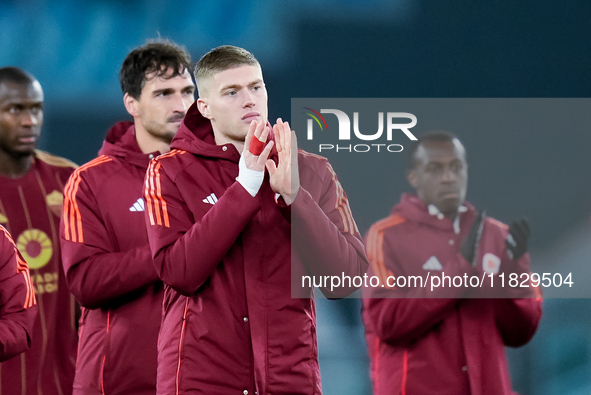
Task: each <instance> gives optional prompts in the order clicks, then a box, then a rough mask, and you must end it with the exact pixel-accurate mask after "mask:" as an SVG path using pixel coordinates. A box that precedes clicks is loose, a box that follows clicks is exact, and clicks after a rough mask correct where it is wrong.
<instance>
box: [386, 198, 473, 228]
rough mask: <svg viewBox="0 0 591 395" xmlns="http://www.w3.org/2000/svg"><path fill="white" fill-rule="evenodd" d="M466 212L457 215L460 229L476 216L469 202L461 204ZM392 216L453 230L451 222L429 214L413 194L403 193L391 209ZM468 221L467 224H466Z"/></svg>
mask: <svg viewBox="0 0 591 395" xmlns="http://www.w3.org/2000/svg"><path fill="white" fill-rule="evenodd" d="M462 205H463V206H464V207H466V209H467V210H465V211H464V212H461V211H460V213H459V215H460V227H461V228H463V225H464V224H466V223H472V220H473V218H474V217H475V216H476V209H475V208H474V206H472V205H471V204H470V203H469V202H467V201H465V202H464V203H463V204H462ZM392 214H397V215H400V216H401V217H403V218H406V219H407V220H409V221H413V222H419V223H423V224H426V225H429V226H432V227H435V228H439V229H444V230H449V229H453V220H451V219H450V218H448V217H442V218H440V216H438V215H436V214H431V213H429V207H428V206H427V204H425V202H424V201H423V200H421V198H419V197H418V196H417V195H415V194H410V193H403V194H402V198H401V199H400V203H398V204H397V205H396V206H394V208H393V209H392ZM466 221H469V222H466Z"/></svg>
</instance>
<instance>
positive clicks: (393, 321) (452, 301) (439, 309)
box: [363, 216, 474, 345]
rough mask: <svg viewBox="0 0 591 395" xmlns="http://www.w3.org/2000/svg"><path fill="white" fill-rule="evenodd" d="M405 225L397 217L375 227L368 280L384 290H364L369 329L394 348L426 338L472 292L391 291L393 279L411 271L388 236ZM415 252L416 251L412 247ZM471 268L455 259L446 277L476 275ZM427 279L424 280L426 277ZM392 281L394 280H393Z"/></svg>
mask: <svg viewBox="0 0 591 395" xmlns="http://www.w3.org/2000/svg"><path fill="white" fill-rule="evenodd" d="M403 222H404V219H402V218H401V217H397V216H393V217H390V218H387V219H386V220H383V221H381V222H378V223H377V224H375V225H374V226H372V227H371V229H370V230H369V233H368V235H367V240H366V244H367V252H368V257H369V260H370V269H369V271H368V276H377V277H378V278H379V279H380V283H381V284H386V286H384V287H381V286H378V287H366V288H364V289H363V297H364V311H365V318H366V320H369V322H366V325H369V327H370V328H372V329H373V331H374V332H375V333H376V335H377V336H378V337H379V338H380V339H381V340H382V341H384V342H387V343H390V344H392V345H406V344H409V343H410V342H412V341H415V340H418V339H420V338H421V337H423V336H424V334H425V333H426V332H428V331H429V330H430V329H431V328H433V327H434V326H436V325H437V324H439V323H440V322H441V321H443V320H444V319H445V318H447V317H448V316H449V315H451V314H452V313H453V312H454V310H455V308H456V306H457V304H458V303H460V301H461V299H462V297H463V296H465V294H466V293H467V292H468V290H466V288H463V287H458V288H455V287H448V288H445V287H439V288H434V289H433V290H431V288H430V287H429V286H427V287H407V288H390V287H388V286H387V284H388V283H387V281H388V277H389V276H393V277H392V278H396V276H405V277H406V278H408V275H409V274H410V273H409V270H408V268H406V267H405V260H404V259H402V258H400V257H399V254H400V253H404V252H403V251H396V248H395V247H394V245H393V244H392V243H391V240H390V239H391V238H396V237H398V236H396V235H390V236H388V235H387V234H386V232H387V231H388V229H389V228H390V227H392V226H396V225H399V224H401V223H403ZM411 248H413V247H411ZM473 270H474V269H473V268H472V267H471V265H470V264H469V263H468V262H467V261H466V260H465V259H464V258H463V257H462V256H461V255H460V254H459V253H455V254H454V255H453V262H452V264H451V265H448V267H447V268H446V269H445V275H447V276H450V277H454V276H461V275H463V274H464V273H472V272H473ZM423 278H424V277H423ZM390 281H392V280H390Z"/></svg>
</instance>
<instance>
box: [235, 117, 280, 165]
mask: <svg viewBox="0 0 591 395" xmlns="http://www.w3.org/2000/svg"><path fill="white" fill-rule="evenodd" d="M266 126H267V125H265V123H264V122H260V123H259V122H258V121H256V120H255V121H252V122H251V123H250V126H249V128H248V133H247V134H246V138H245V139H244V148H243V149H242V157H243V158H244V162H245V163H246V168H247V169H249V170H254V171H264V170H265V161H266V160H267V159H268V158H269V155H270V154H271V149H272V148H273V141H269V143H268V144H267V145H266V146H265V148H264V149H263V152H261V154H260V155H258V156H257V155H253V153H252V152H250V143H251V142H252V137H253V136H254V137H256V138H257V139H258V140H259V141H261V142H262V143H265V142H266V141H267V137H268V136H269V128H268V127H266Z"/></svg>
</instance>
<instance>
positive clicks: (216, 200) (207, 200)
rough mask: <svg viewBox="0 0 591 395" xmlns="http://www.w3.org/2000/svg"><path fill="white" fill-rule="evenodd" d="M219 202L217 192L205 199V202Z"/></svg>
mask: <svg viewBox="0 0 591 395" xmlns="http://www.w3.org/2000/svg"><path fill="white" fill-rule="evenodd" d="M217 202H218V198H217V197H216V196H215V193H212V194H211V195H209V196H208V197H206V198H205V199H203V203H209V204H216V203H217Z"/></svg>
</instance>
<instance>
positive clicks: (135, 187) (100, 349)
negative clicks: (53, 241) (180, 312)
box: [61, 122, 163, 395]
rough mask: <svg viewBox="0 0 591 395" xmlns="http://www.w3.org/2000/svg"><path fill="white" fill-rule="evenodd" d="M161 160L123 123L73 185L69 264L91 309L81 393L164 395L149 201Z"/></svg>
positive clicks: (68, 196)
mask: <svg viewBox="0 0 591 395" xmlns="http://www.w3.org/2000/svg"><path fill="white" fill-rule="evenodd" d="M153 156H154V154H149V155H146V154H144V153H142V151H141V150H140V148H139V146H138V145H137V142H136V140H135V129H134V127H133V124H131V123H130V122H124V123H119V124H116V125H115V126H114V127H113V128H111V130H109V132H108V134H107V138H106V141H105V142H104V144H103V147H102V149H101V150H100V152H99V157H98V158H96V159H94V160H92V161H90V162H88V163H87V164H85V165H83V166H81V167H80V168H79V169H78V170H76V172H75V173H74V174H73V175H72V177H70V180H69V181H68V184H67V185H66V189H65V201H64V213H63V220H62V227H61V242H62V250H63V262H64V268H65V272H66V277H67V281H68V284H69V286H70V289H71V291H72V293H73V294H74V295H75V296H76V298H77V299H78V301H79V302H80V304H81V305H82V306H83V307H84V310H83V313H82V318H81V322H80V333H79V337H80V344H79V349H78V359H77V363H76V377H75V379H74V394H80V395H87V394H88V395H90V394H93V395H94V394H105V395H115V394H122V395H123V394H125V395H130V394H134V395H135V394H137V395H140V394H141V395H144V394H145V395H148V394H151V395H153V394H154V393H155V392H156V363H157V354H156V352H157V351H156V342H157V338H158V330H159V328H160V317H161V312H162V296H163V287H162V283H161V282H160V280H159V278H158V275H157V274H156V271H155V270H154V265H153V264H152V257H151V254H150V249H149V246H148V237H147V234H146V225H145V221H144V215H143V210H144V201H143V199H142V190H143V189H142V186H143V180H144V176H145V174H146V169H147V167H148V163H149V160H150V158H151V157H153Z"/></svg>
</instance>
